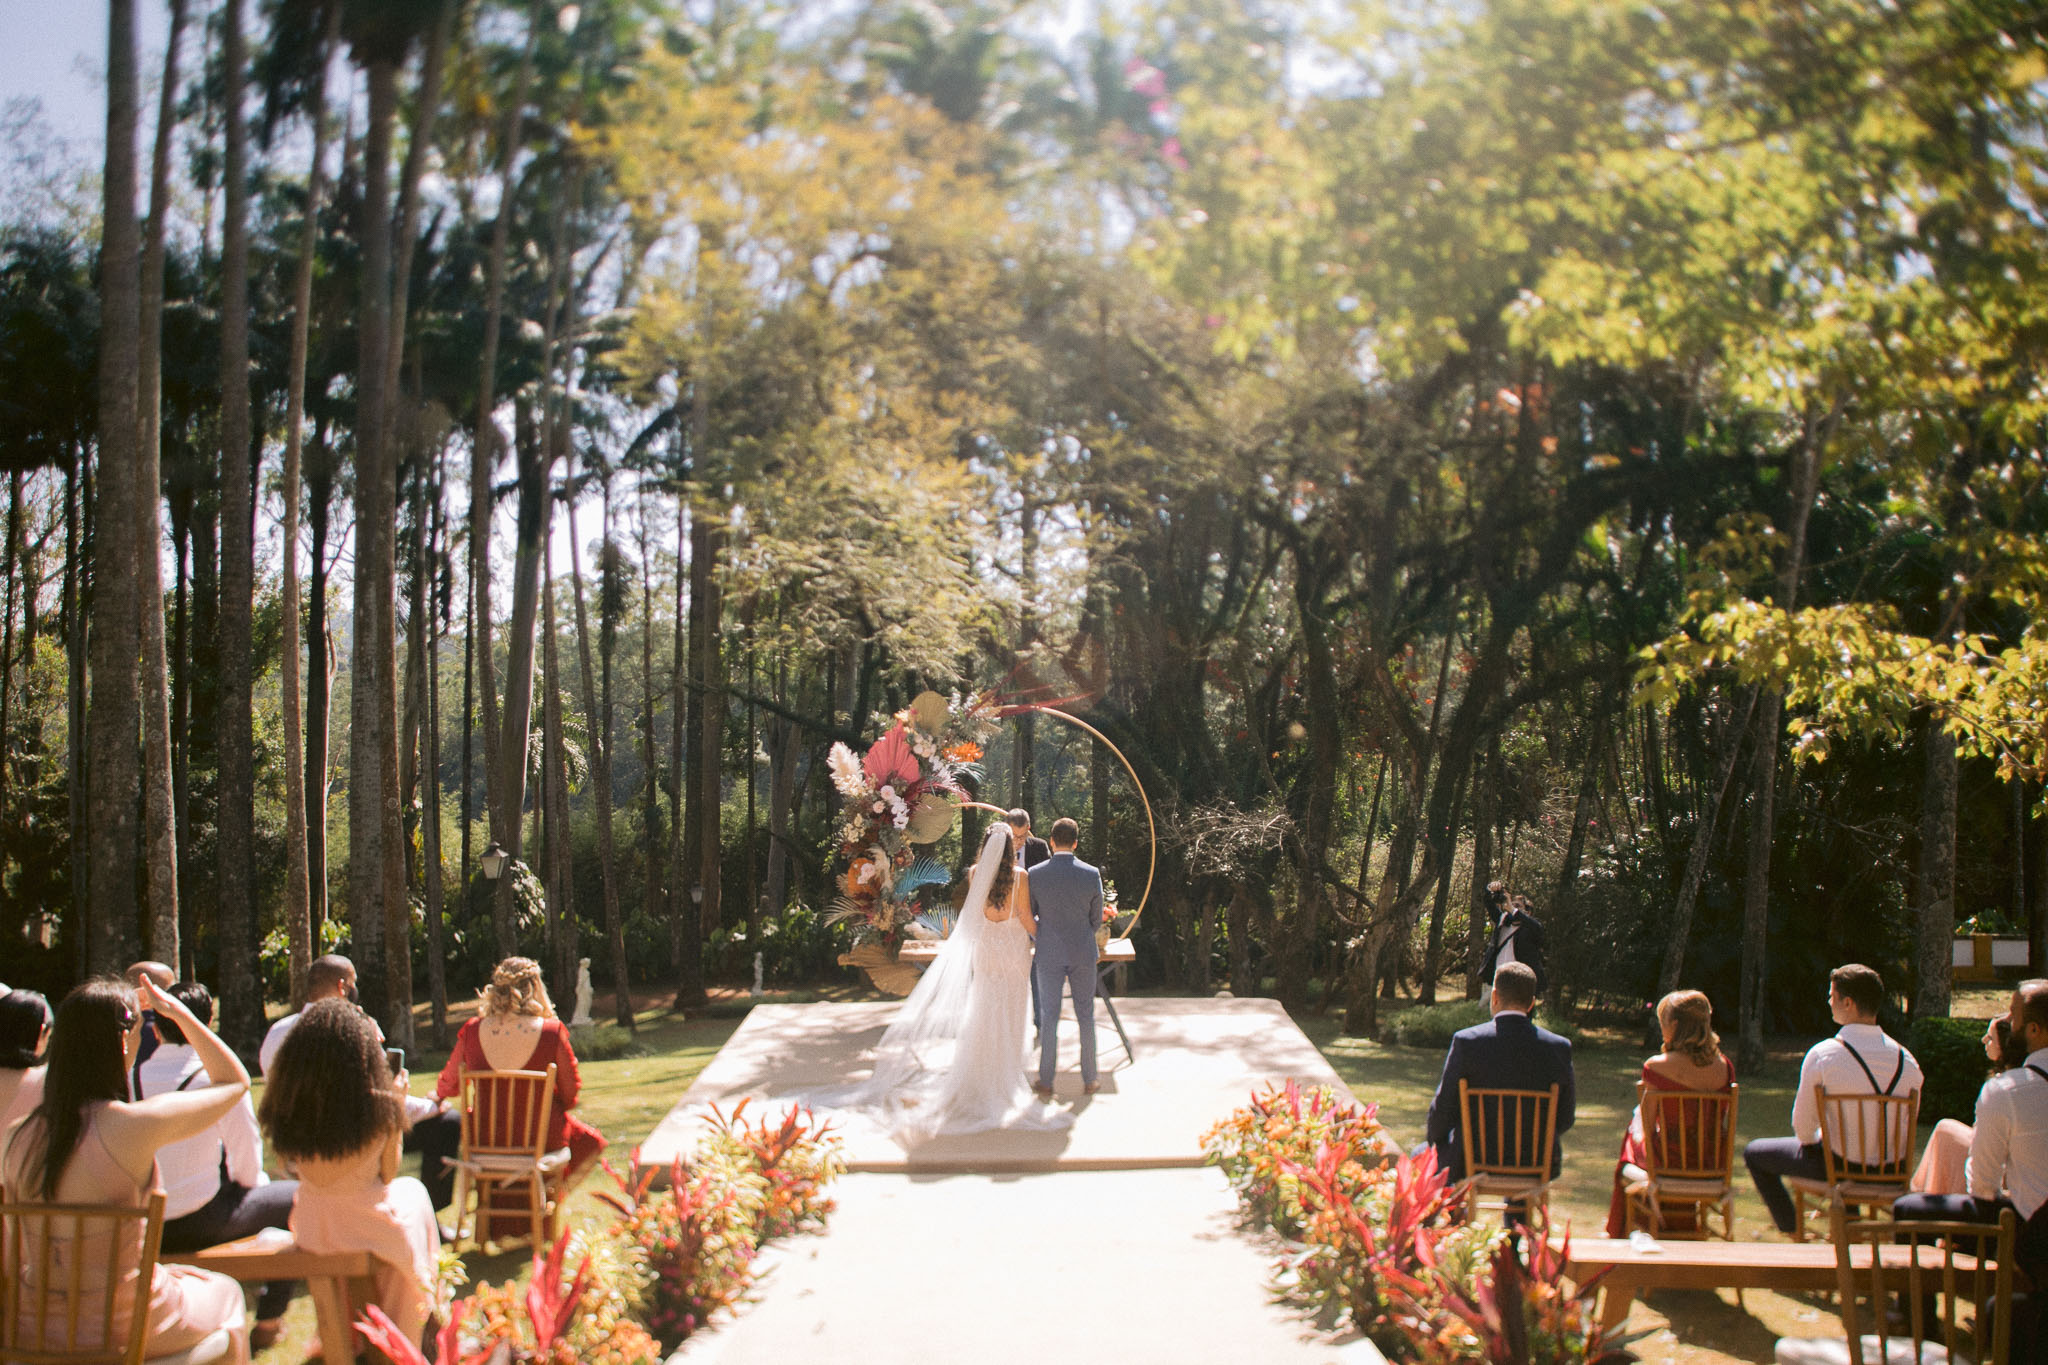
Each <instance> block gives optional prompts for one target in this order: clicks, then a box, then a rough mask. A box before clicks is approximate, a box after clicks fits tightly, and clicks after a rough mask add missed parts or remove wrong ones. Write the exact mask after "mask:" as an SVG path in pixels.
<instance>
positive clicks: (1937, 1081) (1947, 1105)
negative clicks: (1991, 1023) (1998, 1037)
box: [1906, 1018, 1991, 1124]
mask: <svg viewBox="0 0 2048 1365" xmlns="http://www.w3.org/2000/svg"><path fill="white" fill-rule="evenodd" d="M1906 1050H1907V1051H1908V1052H1911V1053H1912V1054H1913V1059H1914V1060H1915V1061H1917V1062H1919V1063H1920V1070H1921V1071H1922V1072H1923V1073H1924V1074H1925V1076H1926V1078H1927V1079H1926V1081H1925V1083H1924V1084H1923V1085H1922V1087H1921V1090H1920V1122H1921V1123H1923V1124H1927V1123H1934V1122H1935V1121H1937V1120H1939V1119H1960V1120H1962V1121H1963V1122H1964V1123H1974V1122H1976V1117H1977V1092H1978V1091H1979V1090H1981V1089H1983V1087H1984V1080H1985V1078H1986V1077H1987V1076H1989V1075H1990V1074H1991V1061H1990V1059H1989V1058H1988V1057H1986V1056H1985V1055H1984V1021H1983V1020H1982V1019H1943V1018H1920V1019H1915V1020H1914V1021H1913V1023H1912V1025H1911V1027H1909V1028H1908V1029H1907V1031H1906Z"/></svg>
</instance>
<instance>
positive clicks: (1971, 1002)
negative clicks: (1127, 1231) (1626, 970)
mask: <svg viewBox="0 0 2048 1365" xmlns="http://www.w3.org/2000/svg"><path fill="white" fill-rule="evenodd" d="M825 997H826V998H842V997H843V998H846V999H859V998H871V997H869V996H867V995H866V993H864V992H862V991H859V990H854V989H835V990H831V991H827V992H825ZM769 998H770V999H775V998H778V997H775V996H771V997H769ZM801 998H804V999H812V998H817V997H815V996H808V995H807V996H804V997H801ZM2004 1001H2005V993H2004V992H2003V991H1998V990H1985V991H1973V992H1970V993H1969V994H1967V995H1961V994H1959V995H1958V998H1957V1001H1956V1013H1957V1014H1958V1015H1969V1016H1972V1017H1987V1016H1989V1015H1990V1014H1993V1013H1995V1012H1997V1011H1998V1010H1999V1009H2002V1008H2003V1006H2004ZM635 1003H636V1006H637V1007H638V1008H637V1009H636V1013H635V1019H636V1021H637V1024H638V1032H637V1035H636V1036H635V1037H633V1038H631V1039H630V1040H629V1039H627V1038H625V1036H624V1035H623V1034H622V1033H621V1032H620V1031H619V1030H618V1029H617V1028H616V1026H614V1025H608V1026H606V1027H604V1028H602V1029H600V1030H599V1032H598V1034H597V1035H596V1037H595V1038H594V1039H593V1040H592V1041H591V1042H590V1043H588V1044H586V1046H587V1047H588V1049H589V1051H590V1053H591V1054H592V1055H591V1056H590V1057H589V1058H587V1059H585V1060H584V1061H583V1062H582V1066H581V1071H582V1078H583V1095H582V1100H581V1102H580V1103H579V1105H578V1106H577V1112H578V1113H579V1114H580V1115H581V1116H582V1117H583V1118H584V1119H585V1120H586V1121H587V1122H589V1123H592V1124H594V1125H595V1126H596V1127H597V1128H598V1129H600V1130H601V1131H603V1132H604V1133H605V1134H606V1135H607V1136H609V1137H610V1138H611V1141H612V1147H611V1150H610V1151H609V1152H608V1153H607V1156H608V1157H610V1158H612V1159H613V1160H614V1161H616V1162H618V1163H620V1164H621V1165H623V1163H624V1161H625V1158H626V1157H627V1155H628V1154H629V1153H630V1151H631V1149H632V1144H633V1143H635V1142H637V1141H639V1140H640V1139H641V1138H642V1137H644V1136H645V1135H646V1134H647V1133H648V1132H649V1131H651V1130H652V1129H653V1127H654V1125H655V1123H656V1122H657V1121H658V1120H659V1119H660V1118H661V1116H662V1115H664V1114H666V1113H667V1112H668V1110H669V1108H670V1107H671V1106H672V1105H674V1103H675V1101H676V1097H677V1096H679V1095H681V1094H682V1092H683V1091H684V1090H685V1089H686V1088H687V1087H688V1086H689V1084H690V1082H691V1081H692V1080H694V1079H695V1078H696V1076H697V1073H698V1072H700V1071H702V1070H703V1069H704V1067H705V1065H706V1064H707V1063H708V1062H709V1061H710V1060H711V1058H712V1057H713V1055H715V1054H716V1053H717V1051H718V1049H719V1048H720V1047H722V1046H723V1045H724V1044H725V1041H726V1039H728V1038H730V1037H731V1036H732V1034H733V1031H734V1030H735V1029H737V1028H738V1027H739V1023H740V1020H741V1018H742V1017H743V1015H744V1009H745V1003H746V1002H745V1001H743V1000H741V999H738V998H734V999H731V1000H728V1001H725V1002H722V1003H721V1004H720V1005H718V1006H716V1007H714V1010H713V1012H712V1013H711V1014H710V1015H708V1016H706V1017H699V1018H690V1019H681V1018H678V1017H676V1016H674V1015H672V1014H670V1013H669V1012H668V1009H667V1001H666V999H665V998H661V999H657V998H655V997H652V996H650V997H648V998H646V999H644V1000H636V1002H635ZM470 1009H471V1007H470V1006H464V1007H462V1008H461V1009H459V1010H457V1011H455V1018H454V1020H453V1021H451V1024H450V1031H451V1036H452V1032H453V1029H454V1027H455V1026H456V1025H457V1024H459V1023H460V1021H461V1019H463V1018H465V1017H467V1015H468V1013H469V1012H470ZM597 1013H598V1017H600V1018H608V1017H609V1015H608V1014H607V1013H605V1012H604V1011H602V1010H600V1011H597ZM422 1017H423V1019H424V1016H422ZM1297 1022H1298V1023H1299V1024H1300V1025H1301V1028H1302V1030H1303V1031H1304V1032H1305V1033H1307V1035H1308V1036H1309V1038H1310V1039H1311V1040H1312V1041H1313V1042H1314V1043H1315V1044H1316V1046H1317V1047H1318V1048H1320V1049H1321V1050H1322V1052H1323V1055H1324V1056H1325V1057H1327V1058H1328V1059H1329V1061H1330V1064H1331V1066H1332V1067H1334V1068H1335V1069H1336V1071H1337V1074H1338V1075H1340V1076H1342V1077H1343V1078H1344V1081H1345V1083H1346V1084H1348V1085H1349V1086H1350V1087H1351V1088H1352V1090H1353V1091H1355V1092H1356V1093H1357V1095H1358V1096H1359V1098H1360V1099H1362V1100H1366V1101H1370V1102H1373V1103H1377V1104H1378V1105H1379V1106H1380V1117H1381V1120H1382V1121H1383V1122H1384V1123H1385V1124H1386V1125H1387V1127H1388V1128H1389V1129H1390V1130H1391V1131H1392V1132H1393V1133H1394V1135H1395V1136H1396V1137H1397V1138H1399V1139H1400V1140H1401V1141H1402V1142H1403V1143H1406V1144H1413V1143H1415V1142H1418V1141H1420V1140H1421V1138H1422V1133H1423V1121H1424V1116H1425V1115H1426V1114H1427V1112H1428V1109H1429V1101H1430V1097H1431V1095H1432V1094H1433V1093H1434V1091H1435V1088H1436V1081H1437V1075H1438V1072H1439V1070H1440V1069H1441V1067H1442V1065H1443V1054H1442V1052H1441V1050H1439V1049H1437V1048H1434V1047H1403V1046H1400V1045H1397V1044H1386V1043H1376V1042H1373V1041H1372V1040H1370V1039H1365V1038H1352V1037H1347V1036H1345V1035H1344V1034H1343V1033H1342V1032H1341V1028H1340V1025H1339V1021H1338V1020H1337V1018H1336V1017H1335V1016H1332V1015H1322V1016H1316V1015H1302V1016H1300V1017H1299V1018H1298V1020H1297ZM420 1036H421V1037H422V1038H424V1037H425V1036H426V1029H425V1025H424V1022H422V1024H421V1027H420ZM1811 1041H1812V1040H1811V1039H1792V1038H1787V1039H1782V1040H1779V1043H1778V1046H1776V1047H1775V1048H1774V1049H1773V1050H1772V1052H1771V1054H1770V1057H1769V1060H1768V1061H1767V1063H1766V1064H1765V1066H1764V1068H1763V1069H1762V1071H1760V1072H1758V1073H1756V1074H1753V1075H1746V1076H1743V1077H1741V1078H1740V1080H1741V1086H1742V1099H1741V1106H1740V1110H1739V1113H1738V1127H1739V1129H1740V1136H1741V1139H1742V1140H1743V1141H1747V1140H1749V1139H1750V1138H1755V1137H1765V1136H1778V1135H1781V1134H1785V1133H1788V1132H1789V1131H1790V1115H1791V1111H1792V1087H1793V1085H1794V1084H1795V1083H1796V1081H1797V1079H1798V1075H1799V1059H1800V1055H1801V1053H1802V1052H1803V1051H1804V1049H1805V1048H1806V1046H1807V1045H1808V1044H1809V1043H1810V1042H1811ZM613 1053H620V1054H623V1055H607V1054H613ZM1643 1056H1644V1054H1643V1051H1642V1049H1641V1047H1640V1046H1639V1043H1638V1041H1637V1040H1636V1039H1634V1038H1632V1037H1624V1036H1623V1035H1622V1034H1621V1033H1620V1032H1619V1031H1618V1030H1614V1029H1603V1028H1591V1029H1588V1030H1586V1031H1585V1033H1584V1035H1583V1036H1582V1038H1581V1040H1580V1042H1579V1043H1578V1045H1577V1048H1576V1049H1575V1053H1574V1060H1575V1065H1576V1069H1577V1074H1578V1119H1577V1123H1576V1124H1575V1125H1574V1127H1573V1129H1572V1131H1571V1133H1570V1134H1569V1135H1568V1136H1567V1137H1566V1138H1565V1140H1564V1148H1565V1153H1566V1159H1565V1164H1564V1174H1563V1176H1562V1178H1561V1180H1560V1181H1559V1183H1558V1185H1557V1187H1556V1190H1555V1193H1554V1195H1553V1202H1552V1209H1553V1211H1554V1213H1555V1214H1556V1215H1557V1216H1558V1217H1559V1219H1560V1220H1561V1221H1568V1222H1569V1224H1570V1226H1571V1227H1572V1228H1574V1229H1576V1230H1578V1231H1580V1232H1582V1233H1584V1234H1586V1235H1589V1236H1601V1235H1603V1234H1604V1226H1603V1225H1604V1223H1605V1220H1606V1217H1607V1201H1608V1191H1609V1182H1610V1181H1611V1179H1612V1176H1613V1170H1614V1158H1615V1153H1616V1152H1617V1151H1618V1149H1619V1147H1620V1143H1621V1133H1622V1130H1623V1127H1624V1126H1625V1125H1626V1124H1627V1122H1628V1117H1629V1113H1630V1111H1631V1110H1632V1109H1633V1108H1634V1106H1635V1083H1636V1077H1637V1076H1638V1074H1639V1073H1640V1071H1641V1067H1642V1062H1643ZM446 1057H447V1054H446V1052H445V1051H442V1052H432V1051H428V1052H422V1053H419V1054H417V1055H415V1056H414V1058H413V1059H412V1088H413V1090H414V1091H415V1093H419V1094H430V1093H432V1090H433V1086H434V1079H435V1077H436V1075H437V1074H438V1072H439V1070H440V1067H441V1064H442V1063H443V1062H444V1061H445V1060H446ZM259 1085H260V1082H259ZM416 1162H417V1158H412V1157H409V1158H407V1166H408V1171H409V1172H410V1173H413V1174H417V1171H418V1167H417V1164H416ZM1737 1174H1738V1181H1737V1190H1738V1192H1737V1197H1736V1203H1735V1213H1736V1235H1737V1236H1738V1237H1740V1238H1762V1237H1765V1236H1766V1235H1768V1236H1770V1237H1773V1238H1775V1237H1777V1236H1778V1234H1777V1233H1776V1232H1775V1230H1773V1229H1771V1228H1770V1220H1769V1218H1768V1216H1767V1215H1766V1214H1765V1212H1764V1208H1763V1204H1762V1201H1761V1200H1759V1199H1758V1198H1757V1197H1756V1193H1755V1190H1754V1189H1753V1188H1752V1187H1751V1186H1750V1185H1749V1183H1748V1181H1747V1180H1746V1179H1743V1178H1741V1172H1739V1171H1738V1173H1737ZM605 1180H606V1177H605V1176H604V1175H603V1174H602V1173H599V1174H597V1175H594V1176H592V1177H591V1178H590V1179H589V1180H588V1181H586V1182H585V1184H584V1186H583V1187H582V1188H581V1189H580V1190H579V1191H578V1192H577V1193H576V1195H575V1196H573V1197H572V1199H571V1201H570V1211H569V1217H570V1219H571V1221H572V1222H576V1221H585V1220H588V1221H591V1222H596V1221H600V1220H602V1219H604V1218H606V1217H608V1216H609V1210H608V1209H606V1208H605V1206H603V1205H602V1204H600V1203H598V1202H597V1201H596V1200H595V1199H594V1198H592V1193H593V1191H595V1190H597V1189H601V1188H603V1187H604V1185H603V1182H604V1181H605ZM464 1261H465V1264H466V1266H467V1268H468V1271H469V1275H470V1279H471V1282H472V1283H473V1284H474V1283H477V1282H481V1281H484V1280H489V1281H491V1282H493V1283H499V1282H502V1281H504V1280H505V1279H507V1278H511V1277H517V1276H520V1275H523V1274H524V1273H525V1271H526V1264H527V1255H526V1253H525V1252H524V1251H523V1250H516V1251H514V1252H512V1253H509V1254H507V1255H503V1256H498V1257H485V1256H483V1255H481V1254H480V1253H475V1252H472V1253H470V1254H469V1255H467V1256H465V1258H464ZM1743 1297H1744V1303H1743V1304H1742V1305H1741V1306H1738V1305H1737V1303H1736V1298H1735V1294H1734V1292H1733V1291H1730V1290H1724V1291H1721V1292H1719V1293H1704V1292H1702V1293H1665V1294H1660V1295H1658V1296H1656V1298H1655V1300H1654V1302H1653V1303H1652V1304H1649V1305H1643V1304H1638V1305H1637V1307H1636V1310H1635V1315H1634V1317H1633V1318H1632V1319H1631V1322H1630V1326H1631V1327H1632V1328H1633V1329H1635V1330H1638V1331H1647V1332H1649V1333H1650V1335H1649V1336H1647V1337H1646V1338H1645V1339H1644V1340H1642V1341H1640V1342H1638V1343H1637V1344H1636V1346H1635V1348H1634V1349H1635V1351H1636V1352H1637V1354H1638V1355H1639V1356H1640V1357H1641V1358H1642V1359H1643V1360H1645V1361H1649V1362H1655V1363H1656V1365H1666V1363H1667V1362H1669V1363H1672V1365H1722V1363H1723V1362H1734V1361H1768V1360H1770V1359H1771V1358H1772V1344H1773V1343H1774V1342H1775V1340H1776V1339H1777V1338H1778V1337H1780V1336H1801V1335H1828V1334H1831V1333H1834V1332H1838V1331H1839V1330H1840V1321H1839V1319H1838V1318H1837V1317H1836V1316H1835V1312H1834V1309H1833V1307H1832V1306H1831V1304H1830V1303H1829V1302H1828V1301H1826V1300H1825V1299H1823V1298H1820V1297H1817V1296H1816V1297H1812V1298H1800V1297H1786V1296H1784V1295H1779V1294H1770V1293H1764V1292H1759V1291H1754V1290H1752V1291H1749V1292H1747V1293H1746V1294H1745V1295H1744V1296H1743ZM285 1326H286V1330H285V1334H284V1336H283V1337H282V1338H281V1339H280V1340H279V1342H278V1344H277V1345H276V1346H274V1347H272V1348H271V1349H270V1350H269V1351H266V1352H263V1353H260V1354H259V1355H258V1356H257V1361H258V1362H260V1363H261V1365H296V1362H298V1361H301V1360H303V1359H304V1358H305V1355H306V1353H307V1352H308V1351H309V1350H311V1349H312V1348H313V1345H314V1340H313V1313H312V1308H311V1305H310V1304H309V1303H308V1301H307V1300H306V1299H305V1297H304V1296H303V1295H301V1296H300V1297H299V1298H297V1299H295V1300H294V1301H293V1304H292V1307H291V1311H290V1312H289V1313H288V1314H287V1316H286V1319H285Z"/></svg>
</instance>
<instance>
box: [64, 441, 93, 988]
mask: <svg viewBox="0 0 2048 1365" xmlns="http://www.w3.org/2000/svg"><path fill="white" fill-rule="evenodd" d="M91 477H92V476H91V474H90V473H89V472H88V470H87V468H86V461H85V452H84V451H83V449H78V448H74V449H73V450H72V451H71V452H70V459H69V460H68V461H67V463H66V464H65V466H64V667H65V688H64V697H65V700H66V702H68V703H69V705H70V715H72V716H74V717H76V716H83V715H86V714H87V712H86V709H85V697H86V683H85V656H86V654H87V652H88V650H89V649H90V642H89V641H88V639H87V627H86V618H87V615H88V612H89V609H90V605H91V587H90V582H89V580H88V578H87V576H86V573H85V564H86V558H87V556H89V555H90V554H91V552H92V547H91V540H90V536H91V530H90V527H89V525H88V521H89V518H90V516H91V512H90V509H91V506H92V502H93V498H92V493H91V490H90V488H89V484H90V482H91ZM87 724H88V725H89V724H90V721H88V722H87ZM83 728H84V727H81V726H79V725H76V724H72V725H67V726H65V727H64V778H65V781H64V788H65V795H66V797H67V806H68V809H67V811H66V814H67V815H69V816H70V818H71V829H72V836H71V898H72V903H73V904H74V905H81V906H85V907H86V908H87V914H86V915H84V916H78V917H74V919H73V922H72V924H71V926H70V927H71V935H72V937H71V949H72V953H71V958H72V962H71V965H72V970H73V972H74V973H75V974H76V975H78V976H80V977H83V976H85V975H87V974H88V973H89V972H90V971H91V969H92V958H93V954H94V952H95V949H94V946H93V945H94V934H93V932H92V917H91V906H92V880H91V878H92V841H91V837H90V833H91V832H90V830H89V828H88V822H87V812H88V806H87V800H88V797H87V793H86V783H87V781H88V780H89V778H88V773H87V770H86V762H85V748H86V745H85V736H84V734H82V733H81V730H82V729H83ZM81 832H83V833H84V834H85V835H86V837H84V838H81V837H79V836H80V834H81Z"/></svg>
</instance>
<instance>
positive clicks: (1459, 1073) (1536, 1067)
mask: <svg viewBox="0 0 2048 1365" xmlns="http://www.w3.org/2000/svg"><path fill="white" fill-rule="evenodd" d="M1535 1003H1536V973H1535V972H1533V971H1531V970H1530V968H1529V965H1528V964H1527V963H1525V962H1509V963H1506V964H1504V965H1503V966H1502V967H1501V968H1500V970H1499V971H1498V972H1496V973H1495V974H1494V978H1493V1018H1492V1019H1491V1020H1489V1021H1488V1022H1486V1023H1484V1024H1475V1025H1473V1026H1472V1027H1471V1028H1468V1029H1461V1030H1459V1031H1458V1032H1457V1033H1456V1034H1453V1035H1452V1037H1451V1050H1450V1052H1449V1053H1448V1054H1447V1055H1446V1056H1445V1057H1444V1074H1443V1079H1442V1080H1440V1081H1439V1082H1437V1087H1436V1098H1435V1099H1433V1100H1431V1101H1430V1105H1429V1140H1428V1146H1430V1147H1431V1148H1433V1149H1435V1151H1436V1158H1437V1164H1438V1165H1439V1166H1441V1167H1442V1168H1443V1169H1444V1170H1446V1171H1448V1172H1449V1173H1450V1176H1451V1179H1453V1180H1463V1179H1464V1178H1465V1134H1463V1133H1461V1132H1459V1131H1458V1125H1459V1124H1460V1123H1462V1122H1463V1121H1464V1120H1463V1118H1462V1116H1461V1115H1460V1114H1459V1112H1458V1082H1459V1081H1461V1080H1462V1081H1469V1082H1470V1083H1471V1084H1472V1086H1473V1087H1474V1088H1476V1089H1483V1090H1495V1089H1499V1090H1548V1089H1549V1088H1550V1085H1551V1083H1552V1082H1553V1081H1554V1082H1556V1083H1557V1134H1558V1137H1559V1138H1562V1137H1563V1136H1564V1133H1565V1130H1566V1129H1568V1128H1570V1127H1571V1126H1572V1120H1573V1118H1574V1117H1576V1112H1575V1108H1576V1104H1575V1096H1574V1091H1573V1084H1572V1045H1571V1044H1570V1043H1569V1042H1568V1041H1566V1040H1565V1039H1563V1038H1560V1037H1558V1036H1557V1035H1556V1034H1555V1033H1552V1032H1550V1031H1549V1030H1548V1029H1542V1028H1538V1027H1537V1026H1536V1022H1535V1021H1534V1020H1532V1019H1531V1018H1530V1017H1529V1010H1530V1007H1531V1006H1533V1005H1534V1004H1535ZM1527 1108H1529V1107H1528V1106H1525V1109H1527ZM1536 1121H1537V1119H1536V1116H1535V1115H1534V1114H1533V1113H1528V1114H1525V1123H1526V1126H1527V1127H1528V1128H1532V1129H1533V1127H1534V1125H1535V1123H1536ZM1524 1140H1525V1141H1533V1135H1532V1136H1528V1137H1525V1139H1524ZM1562 1159H1563V1144H1562V1143H1561V1142H1560V1144H1559V1146H1558V1149H1557V1151H1556V1153H1555V1154H1553V1156H1552V1158H1551V1171H1552V1173H1553V1174H1554V1173H1555V1172H1556V1171H1557V1169H1558V1166H1559V1164H1560V1162H1561V1161H1562Z"/></svg>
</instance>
